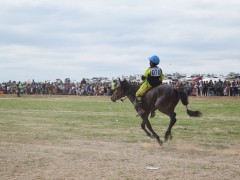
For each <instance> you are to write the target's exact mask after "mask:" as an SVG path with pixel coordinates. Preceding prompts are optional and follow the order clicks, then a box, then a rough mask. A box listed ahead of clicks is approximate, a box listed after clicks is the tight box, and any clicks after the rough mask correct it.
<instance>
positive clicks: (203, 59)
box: [0, 0, 240, 82]
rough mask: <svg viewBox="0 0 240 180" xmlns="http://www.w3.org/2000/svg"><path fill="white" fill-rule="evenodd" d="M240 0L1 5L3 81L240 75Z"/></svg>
mask: <svg viewBox="0 0 240 180" xmlns="http://www.w3.org/2000/svg"><path fill="white" fill-rule="evenodd" d="M239 12H240V1H239V0H201V1H199V0H198V1H196V0H149V1H146V0H118V1H116V0H85V1H84V0H0V82H3V81H8V80H17V81H18V80H20V81H26V80H30V79H35V81H44V80H51V81H52V80H55V79H56V78H60V79H64V78H71V79H72V80H77V81H79V80H81V79H82V78H83V77H88V78H91V77H95V76H98V77H99V76H106V77H110V78H111V77H118V76H121V75H134V74H143V72H144V71H145V69H146V68H147V67H148V66H149V61H148V57H149V56H151V55H154V54H156V55H158V56H159V57H160V59H161V60H160V61H161V62H160V67H161V68H162V70H163V72H164V73H173V72H180V73H185V74H192V73H217V74H219V73H221V74H225V75H227V74H228V73H229V72H236V73H239V72H240V13H239Z"/></svg>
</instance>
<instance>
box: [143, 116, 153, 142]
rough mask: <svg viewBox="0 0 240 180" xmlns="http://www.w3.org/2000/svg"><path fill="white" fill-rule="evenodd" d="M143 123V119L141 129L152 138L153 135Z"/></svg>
mask: <svg viewBox="0 0 240 180" xmlns="http://www.w3.org/2000/svg"><path fill="white" fill-rule="evenodd" d="M145 125H146V123H145V121H144V120H143V121H142V124H141V128H142V130H143V131H144V132H145V133H146V135H147V136H149V137H151V138H152V137H153V135H152V134H151V133H150V132H148V130H147V129H146V127H145Z"/></svg>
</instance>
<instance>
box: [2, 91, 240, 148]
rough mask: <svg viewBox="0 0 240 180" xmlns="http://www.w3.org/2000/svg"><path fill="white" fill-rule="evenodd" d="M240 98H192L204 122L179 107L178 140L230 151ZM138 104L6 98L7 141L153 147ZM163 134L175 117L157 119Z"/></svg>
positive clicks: (237, 131)
mask: <svg viewBox="0 0 240 180" xmlns="http://www.w3.org/2000/svg"><path fill="white" fill-rule="evenodd" d="M239 107H240V99H227V98H226V99H205V98H190V105H189V109H191V110H200V111H202V113H203V116H202V117H201V118H190V117H188V115H187V114H186V112H185V107H184V106H183V105H182V104H181V103H179V104H178V106H177V108H176V113H177V123H176V124H175V126H174V127H173V130H172V135H173V136H174V140H180V141H182V142H191V143H195V144H197V145H200V146H202V147H205V148H214V149H227V148H230V147H231V146H234V145H235V144H239V142H240V111H239ZM135 114H136V113H135V112H134V108H133V106H132V104H131V103H130V102H129V101H128V100H126V101H124V103H122V102H117V103H113V102H111V101H110V98H106V97H77V96H23V97H21V98H17V97H16V96H15V95H12V96H6V95H2V96H0V139H1V142H18V143H42V142H48V143H58V142H62V141H67V140H74V139H81V138H83V139H89V140H93V139H94V140H103V141H111V142H116V141H118V142H127V143H135V142H149V141H153V140H152V139H149V138H147V137H146V136H145V133H144V132H143V131H142V130H141V129H140V123H141V120H140V119H139V118H137V117H135ZM151 123H152V126H153V129H154V130H155V131H156V132H157V133H158V134H159V135H160V137H163V136H164V133H165V131H166V129H167V126H168V124H169V118H168V117H167V116H165V115H163V114H162V113H160V112H158V113H157V116H156V118H154V119H151Z"/></svg>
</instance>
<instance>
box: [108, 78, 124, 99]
mask: <svg viewBox="0 0 240 180" xmlns="http://www.w3.org/2000/svg"><path fill="white" fill-rule="evenodd" d="M119 82H120V85H119V86H118V87H117V88H116V89H115V90H114V92H113V94H112V97H111V100H112V101H113V102H116V101H117V100H119V99H121V98H122V97H124V96H126V90H125V89H126V88H125V86H124V85H125V84H126V83H127V81H126V80H125V79H124V80H123V81H121V80H120V79H119Z"/></svg>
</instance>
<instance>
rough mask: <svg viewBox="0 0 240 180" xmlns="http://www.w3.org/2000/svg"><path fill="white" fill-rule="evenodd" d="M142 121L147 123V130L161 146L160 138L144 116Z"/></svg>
mask: <svg viewBox="0 0 240 180" xmlns="http://www.w3.org/2000/svg"><path fill="white" fill-rule="evenodd" d="M143 121H144V122H145V124H146V125H147V128H148V129H149V131H150V132H151V133H152V134H153V136H154V137H155V138H156V139H157V141H158V144H159V145H160V146H161V145H162V144H163V142H162V141H161V140H160V138H159V136H158V135H157V134H156V133H155V132H154V130H153V129H152V125H151V124H150V121H149V120H148V119H147V118H146V119H143Z"/></svg>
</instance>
